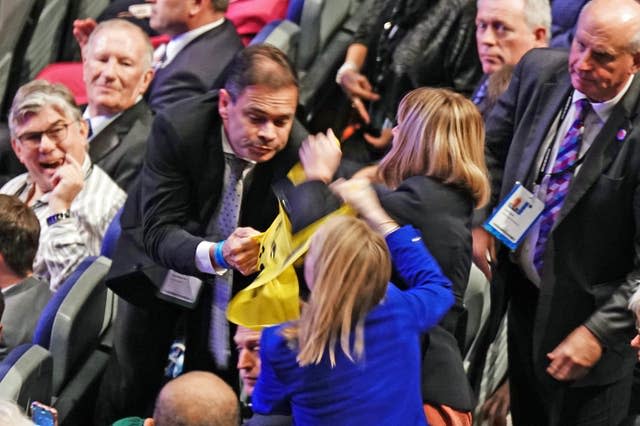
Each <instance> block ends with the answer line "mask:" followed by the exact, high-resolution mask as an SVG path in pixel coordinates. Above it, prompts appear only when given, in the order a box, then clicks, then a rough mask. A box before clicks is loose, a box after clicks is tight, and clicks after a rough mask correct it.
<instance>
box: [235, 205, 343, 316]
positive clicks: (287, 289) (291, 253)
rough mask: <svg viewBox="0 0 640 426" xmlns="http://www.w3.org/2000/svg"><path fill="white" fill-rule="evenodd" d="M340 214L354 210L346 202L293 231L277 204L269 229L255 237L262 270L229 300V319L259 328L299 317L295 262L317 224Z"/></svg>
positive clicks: (304, 251) (307, 247) (307, 245)
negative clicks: (258, 245)
mask: <svg viewBox="0 0 640 426" xmlns="http://www.w3.org/2000/svg"><path fill="white" fill-rule="evenodd" d="M342 214H353V211H352V210H351V208H350V207H348V206H346V205H345V206H342V207H341V208H339V209H338V210H336V211H334V212H332V213H331V214H329V215H327V216H325V217H323V218H320V219H318V220H317V221H316V222H314V223H312V224H311V225H309V226H307V227H306V228H304V229H303V230H301V231H299V232H297V233H296V234H295V235H292V234H291V222H290V221H289V218H288V217H287V214H286V213H285V211H284V209H283V208H282V206H280V209H279V213H278V216H277V217H276V219H275V220H274V221H273V223H272V224H271V226H270V227H269V229H267V230H266V231H265V232H264V233H263V234H261V235H260V236H259V237H258V238H259V239H260V257H259V261H258V262H259V266H258V268H259V270H260V271H261V272H260V274H259V275H258V277H257V278H256V279H255V280H254V281H253V282H252V283H251V284H250V285H249V286H248V287H246V288H244V289H243V290H241V291H240V292H238V294H236V295H235V297H234V298H233V299H232V300H231V301H230V302H229V305H228V307H227V318H228V319H229V321H231V322H233V323H236V324H238V325H242V326H245V327H248V328H252V329H260V328H263V327H267V326H270V325H275V324H280V323H283V322H286V321H291V320H295V319H297V318H299V316H300V301H299V294H298V278H297V276H296V273H295V269H294V263H295V262H296V261H297V260H299V259H301V258H302V256H303V255H304V254H305V253H306V252H307V250H308V249H309V243H310V241H311V236H312V235H313V233H314V232H315V231H316V230H317V229H318V227H319V226H320V225H321V224H322V223H324V222H325V221H326V220H327V219H328V218H329V217H331V216H333V215H342Z"/></svg>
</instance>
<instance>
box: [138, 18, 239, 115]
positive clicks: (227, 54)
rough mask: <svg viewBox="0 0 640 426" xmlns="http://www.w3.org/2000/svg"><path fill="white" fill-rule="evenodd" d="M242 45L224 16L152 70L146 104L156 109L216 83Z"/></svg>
mask: <svg viewBox="0 0 640 426" xmlns="http://www.w3.org/2000/svg"><path fill="white" fill-rule="evenodd" d="M242 48H243V46H242V42H241V41H240V37H239V36H238V34H237V33H236V29H235V27H234V26H233V24H232V23H231V22H230V21H228V20H225V21H224V22H223V23H222V24H221V25H219V26H217V27H215V28H213V29H211V30H209V31H207V32H205V33H204V34H201V35H199V36H198V37H196V38H195V39H193V40H192V41H191V42H190V43H189V44H187V45H186V46H185V47H184V48H183V49H182V50H181V51H180V52H178V54H177V55H176V56H175V57H174V58H173V60H172V61H171V62H170V63H169V64H168V65H167V66H166V67H164V68H159V69H157V70H156V74H155V77H154V78H153V81H152V82H151V87H150V88H149V91H148V92H147V96H148V101H149V106H150V107H151V109H152V110H153V111H154V112H156V113H157V112H158V111H160V110H161V109H163V108H165V107H166V106H167V105H170V104H172V103H174V102H176V101H180V100H182V99H186V98H188V97H190V96H195V95H200V94H203V93H205V92H207V91H209V90H211V89H214V88H218V87H220V86H221V85H222V83H223V82H224V71H225V69H226V68H227V65H229V63H230V62H231V60H232V59H233V57H234V56H235V54H236V53H237V52H238V51H239V50H240V49H242Z"/></svg>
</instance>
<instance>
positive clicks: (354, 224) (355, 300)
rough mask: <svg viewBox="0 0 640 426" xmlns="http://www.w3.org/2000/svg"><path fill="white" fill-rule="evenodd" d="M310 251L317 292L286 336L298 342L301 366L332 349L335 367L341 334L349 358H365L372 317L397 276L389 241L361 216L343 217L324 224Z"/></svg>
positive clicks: (318, 360) (316, 360) (320, 358)
mask: <svg viewBox="0 0 640 426" xmlns="http://www.w3.org/2000/svg"><path fill="white" fill-rule="evenodd" d="M309 252H310V254H312V255H313V256H311V259H309V260H311V261H313V262H314V264H313V274H312V275H313V277H312V283H310V284H311V285H312V287H313V288H312V291H311V296H310V298H309V301H308V303H307V304H306V306H304V308H303V310H302V314H301V316H300V319H299V320H298V321H296V322H294V323H292V324H291V325H290V326H288V327H286V328H284V329H283V335H284V336H285V337H286V338H287V340H289V342H291V343H294V344H297V347H298V357H297V360H298V364H299V365H300V366H306V365H310V364H319V363H320V362H321V361H322V358H323V356H324V354H325V351H327V350H328V353H329V360H330V363H331V366H332V367H334V366H335V365H336V355H335V350H336V349H335V348H336V344H337V342H338V339H339V340H340V348H341V349H342V351H343V352H344V354H345V355H346V356H347V358H349V359H350V360H351V361H352V362H355V361H354V355H353V354H354V353H355V358H356V359H362V357H363V356H364V345H365V342H364V322H365V319H366V316H367V314H368V313H369V311H371V309H373V308H374V307H375V306H376V305H377V304H378V303H380V301H381V300H382V298H383V297H384V295H385V293H386V290H387V284H388V282H389V279H390V277H391V259H390V257H389V251H388V249H387V245H386V243H385V241H384V239H383V238H382V236H380V235H379V234H377V233H375V232H374V231H373V230H372V229H371V228H369V227H368V226H367V225H366V223H365V222H364V221H362V220H361V219H357V218H354V217H347V216H340V217H335V218H332V219H330V220H329V221H327V223H325V224H324V225H322V227H321V228H320V229H318V231H317V232H316V234H315V235H314V236H313V239H312V240H311V248H310V250H309ZM352 330H353V331H352ZM352 333H353V334H355V338H354V341H353V347H351V345H350V342H351V336H352Z"/></svg>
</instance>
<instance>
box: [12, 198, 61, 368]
mask: <svg viewBox="0 0 640 426" xmlns="http://www.w3.org/2000/svg"><path fill="white" fill-rule="evenodd" d="M0 235H2V238H0V289H1V290H2V296H3V297H4V308H5V309H4V313H2V312H0V316H1V317H2V327H0V330H2V333H1V336H0V360H1V359H4V358H5V357H6V356H7V354H8V353H9V352H11V350H12V349H13V348H15V347H16V346H18V345H20V344H22V343H30V342H31V339H32V338H33V331H34V329H35V327H36V323H37V322H38V318H39V317H40V313H41V312H42V309H43V308H44V307H45V305H46V304H47V302H49V299H50V298H51V294H52V293H51V291H50V290H49V286H48V285H47V284H45V283H43V282H42V281H39V280H38V279H36V278H35V277H33V276H32V265H33V259H34V257H35V255H36V251H37V250H38V239H39V237H40V223H39V222H38V217H37V216H36V214H35V213H34V212H33V211H32V210H31V209H30V208H29V207H28V206H27V205H26V204H24V203H23V202H22V201H20V200H19V199H18V198H17V197H13V196H10V195H5V194H0Z"/></svg>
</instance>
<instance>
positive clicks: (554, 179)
mask: <svg viewBox="0 0 640 426" xmlns="http://www.w3.org/2000/svg"><path fill="white" fill-rule="evenodd" d="M590 107H591V104H590V103H589V101H587V100H586V99H580V100H579V101H577V102H576V112H575V115H576V119H575V120H574V122H573V124H571V127H570V128H569V131H567V134H566V135H565V137H564V139H563V140H562V143H561V144H560V148H559V149H558V154H557V156H556V161H555V163H554V165H553V169H551V176H549V182H548V186H547V194H546V197H545V200H544V210H543V211H542V216H541V218H540V233H539V234H538V241H537V242H536V247H535V252H534V255H533V264H534V266H535V267H536V270H537V271H538V275H539V276H540V277H542V264H543V262H542V260H543V257H544V250H545V247H546V245H547V244H546V243H547V239H548V237H549V232H550V231H551V228H552V227H553V224H554V223H555V222H556V219H558V214H559V213H560V209H561V208H562V204H563V203H564V199H565V197H566V196H567V192H569V184H570V183H571V178H572V177H573V173H574V167H572V166H573V165H574V164H575V162H576V161H578V152H579V151H580V143H581V142H582V134H583V132H584V119H585V117H586V115H587V114H588V112H589V110H590Z"/></svg>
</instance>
